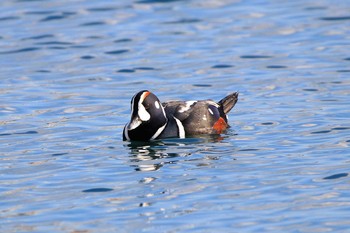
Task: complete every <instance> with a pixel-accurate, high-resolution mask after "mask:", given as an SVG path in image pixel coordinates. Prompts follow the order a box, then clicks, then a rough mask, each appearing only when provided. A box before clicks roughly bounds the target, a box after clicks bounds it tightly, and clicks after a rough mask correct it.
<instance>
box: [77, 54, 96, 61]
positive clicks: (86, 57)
mask: <svg viewBox="0 0 350 233" xmlns="http://www.w3.org/2000/svg"><path fill="white" fill-rule="evenodd" d="M80 58H81V59H84V60H90V59H93V58H95V57H94V56H90V55H85V56H81V57H80Z"/></svg>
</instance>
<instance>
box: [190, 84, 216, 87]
mask: <svg viewBox="0 0 350 233" xmlns="http://www.w3.org/2000/svg"><path fill="white" fill-rule="evenodd" d="M192 86H194V87H212V86H213V85H211V84H193V85H192Z"/></svg>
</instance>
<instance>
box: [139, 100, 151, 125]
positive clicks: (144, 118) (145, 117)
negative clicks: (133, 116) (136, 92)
mask: <svg viewBox="0 0 350 233" xmlns="http://www.w3.org/2000/svg"><path fill="white" fill-rule="evenodd" d="M137 115H139V117H140V119H141V121H148V120H149V119H150V118H151V115H149V113H148V112H147V110H146V109H145V106H143V104H139V111H138V112H137Z"/></svg>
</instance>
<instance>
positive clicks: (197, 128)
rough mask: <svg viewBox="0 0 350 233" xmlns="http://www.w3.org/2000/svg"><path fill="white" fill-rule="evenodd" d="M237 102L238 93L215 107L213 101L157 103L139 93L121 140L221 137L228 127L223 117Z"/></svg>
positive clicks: (144, 94) (156, 99) (148, 96)
mask: <svg viewBox="0 0 350 233" xmlns="http://www.w3.org/2000/svg"><path fill="white" fill-rule="evenodd" d="M237 100H238V92H235V93H232V94H230V95H228V96H226V97H225V98H223V99H222V100H220V101H219V102H218V103H216V102H214V101H212V100H198V101H170V102H165V103H160V101H159V99H158V98H157V96H155V95H154V94H153V93H151V92H149V91H147V90H144V91H140V92H138V93H137V94H135V95H134V97H133V98H132V100H131V120H130V122H129V123H128V124H126V126H125V128H124V131H123V140H124V141H125V140H128V141H148V140H153V139H161V138H172V137H178V138H185V136H190V135H198V134H220V133H222V132H223V131H225V130H226V129H227V128H228V127H229V125H228V123H227V115H226V114H227V113H228V112H229V111H230V110H231V109H232V108H233V107H234V106H235V104H236V102H237Z"/></svg>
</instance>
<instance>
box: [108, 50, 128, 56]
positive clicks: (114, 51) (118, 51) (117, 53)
mask: <svg viewBox="0 0 350 233" xmlns="http://www.w3.org/2000/svg"><path fill="white" fill-rule="evenodd" d="M127 52H129V50H128V49H119V50H113V51H108V52H105V54H110V55H119V54H123V53H127Z"/></svg>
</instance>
